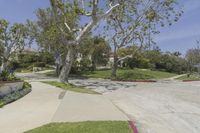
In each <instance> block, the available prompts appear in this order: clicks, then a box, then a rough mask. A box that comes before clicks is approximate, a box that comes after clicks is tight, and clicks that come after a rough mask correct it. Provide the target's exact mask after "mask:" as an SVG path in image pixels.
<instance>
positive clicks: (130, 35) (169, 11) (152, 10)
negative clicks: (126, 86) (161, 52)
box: [105, 0, 182, 78]
mask: <svg viewBox="0 0 200 133" xmlns="http://www.w3.org/2000/svg"><path fill="white" fill-rule="evenodd" d="M116 1H118V2H119V3H120V5H122V6H119V8H118V9H115V10H113V14H112V15H110V17H109V19H108V24H109V26H106V27H105V29H107V30H109V31H111V32H107V33H108V35H107V36H108V38H109V40H110V42H111V44H112V45H113V53H114V62H113V66H112V74H111V76H112V77H113V78H115V77H116V70H117V66H118V65H117V64H118V62H119V61H120V60H122V59H126V57H127V58H129V57H130V56H131V55H126V57H122V59H120V58H119V57H118V55H117V51H118V49H120V48H123V47H127V46H129V45H132V44H134V45H139V47H138V48H140V47H144V46H147V45H150V44H151V43H152V42H153V40H152V34H157V33H159V32H158V31H157V29H156V27H157V25H158V24H160V25H161V26H164V25H166V24H168V25H171V24H172V23H173V22H174V21H178V19H179V17H180V16H181V13H182V12H181V11H180V10H179V9H178V7H179V6H178V4H177V2H176V1H174V0H116ZM111 33H112V34H111Z"/></svg>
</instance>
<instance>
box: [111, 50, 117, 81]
mask: <svg viewBox="0 0 200 133" xmlns="http://www.w3.org/2000/svg"><path fill="white" fill-rule="evenodd" d="M113 54H114V61H113V64H112V73H111V78H112V79H116V77H117V67H118V57H117V50H116V48H115V49H114V53H113Z"/></svg>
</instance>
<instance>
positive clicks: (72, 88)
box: [42, 81, 100, 94]
mask: <svg viewBox="0 0 200 133" xmlns="http://www.w3.org/2000/svg"><path fill="white" fill-rule="evenodd" d="M42 83H46V84H49V85H53V86H56V87H59V88H61V89H64V90H69V91H74V92H79V93H88V94H100V93H98V92H95V91H93V90H91V89H88V88H84V87H79V86H75V85H73V84H65V83H60V82H56V81H43V82H42Z"/></svg>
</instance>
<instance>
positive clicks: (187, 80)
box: [183, 80, 200, 82]
mask: <svg viewBox="0 0 200 133" xmlns="http://www.w3.org/2000/svg"><path fill="white" fill-rule="evenodd" d="M193 81H200V80H183V82H193Z"/></svg>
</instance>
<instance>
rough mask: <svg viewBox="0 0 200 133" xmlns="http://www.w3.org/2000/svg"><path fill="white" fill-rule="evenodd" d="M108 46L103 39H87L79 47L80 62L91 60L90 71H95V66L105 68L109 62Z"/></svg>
mask: <svg viewBox="0 0 200 133" xmlns="http://www.w3.org/2000/svg"><path fill="white" fill-rule="evenodd" d="M110 50H111V48H110V46H109V44H108V43H107V42H106V40H105V39H103V38H101V37H98V36H96V37H88V39H84V41H83V42H82V44H81V45H80V49H79V53H80V54H81V57H82V60H84V59H85V58H86V60H91V63H90V64H91V65H92V69H93V70H95V69H96V66H97V65H103V66H105V65H106V64H107V62H108V60H109V55H110Z"/></svg>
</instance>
